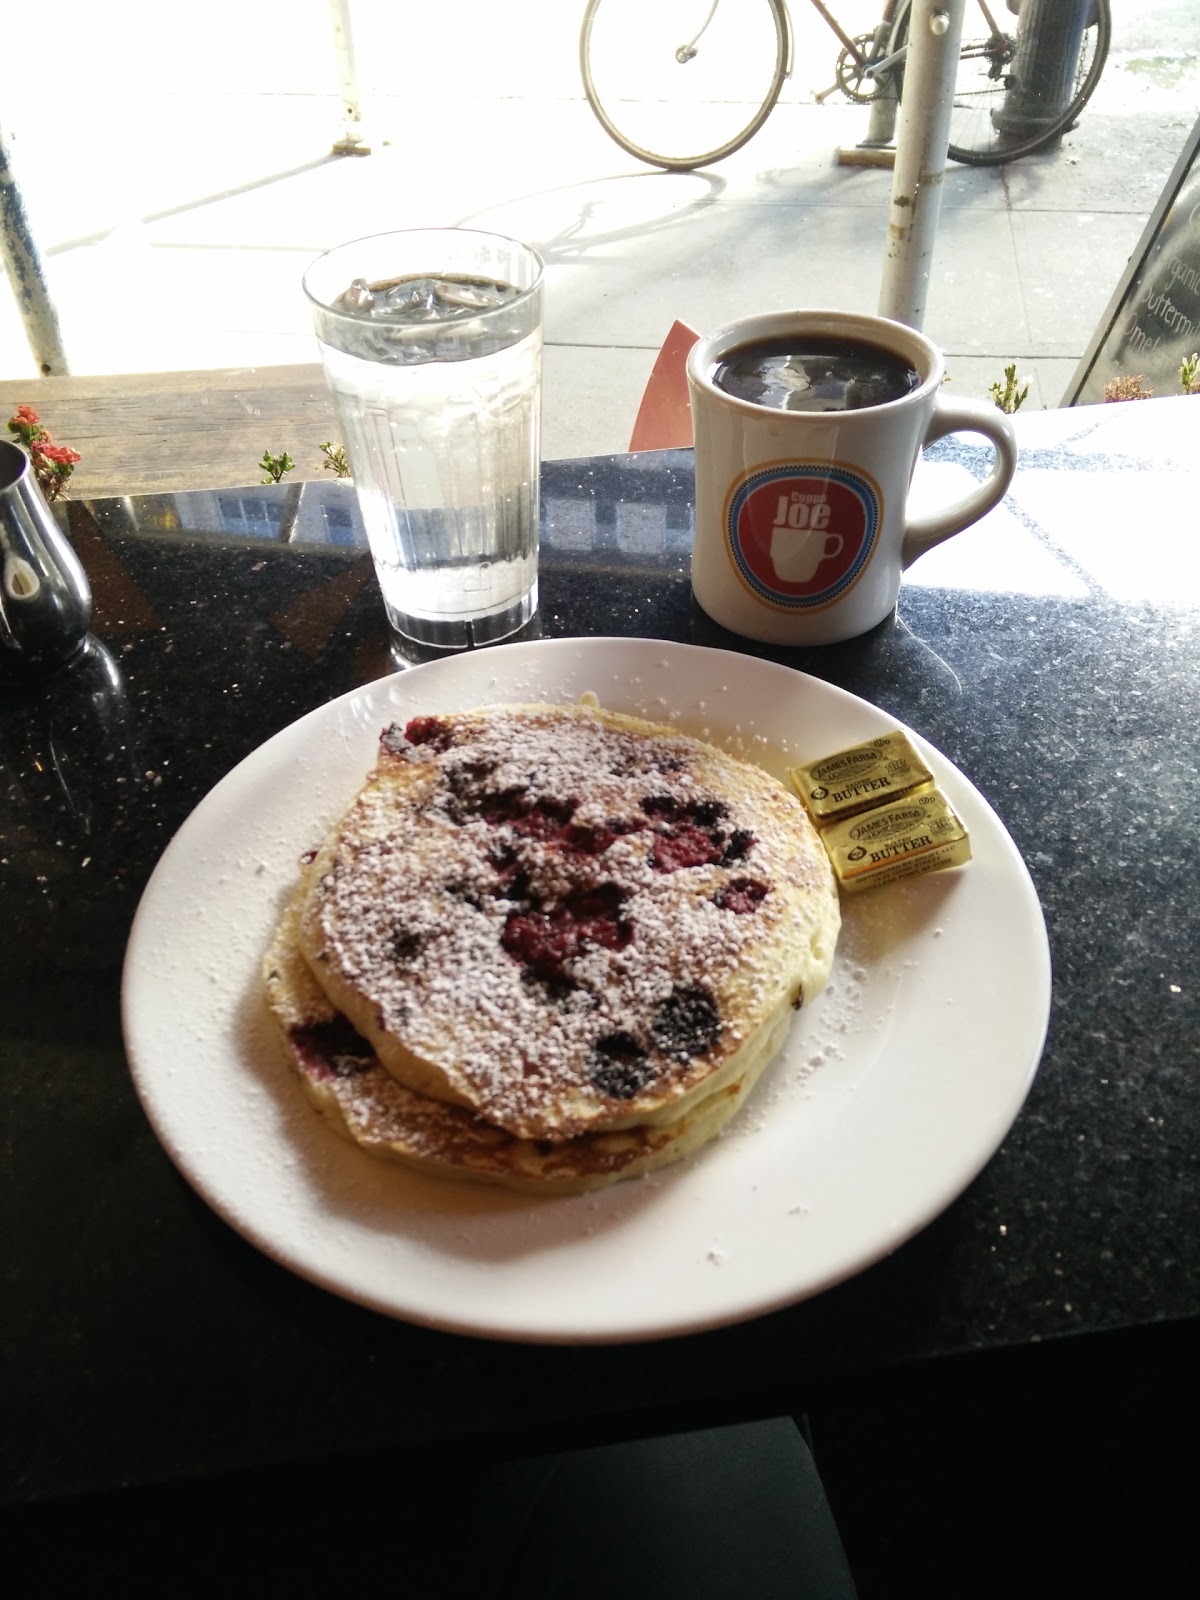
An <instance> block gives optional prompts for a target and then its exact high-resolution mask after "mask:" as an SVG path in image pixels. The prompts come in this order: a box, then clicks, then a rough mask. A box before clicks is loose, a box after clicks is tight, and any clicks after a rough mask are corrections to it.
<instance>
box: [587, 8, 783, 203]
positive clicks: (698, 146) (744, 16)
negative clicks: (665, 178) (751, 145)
mask: <svg viewBox="0 0 1200 1600" xmlns="http://www.w3.org/2000/svg"><path fill="white" fill-rule="evenodd" d="M790 53H791V39H790V34H789V29H788V16H787V9H786V4H785V0H588V7H587V10H586V11H585V13H584V17H583V27H582V29H581V31H580V35H579V69H580V72H581V73H582V75H583V87H584V92H585V93H586V95H587V98H588V104H589V105H590V106H591V108H592V110H593V111H594V112H595V113H596V116H597V118H598V119H599V122H600V125H601V126H602V127H603V128H604V130H605V132H606V133H607V134H609V136H610V137H611V138H613V139H615V140H616V142H617V143H618V144H619V145H620V146H621V148H622V150H626V151H628V153H629V154H630V155H631V156H635V157H636V158H637V159H638V160H639V161H645V162H648V163H649V164H650V165H651V166H654V167H666V168H667V169H668V170H675V171H684V172H686V171H690V170H691V169H692V168H693V167H705V166H708V165H709V164H710V163H711V162H714V161H720V160H721V159H722V158H723V157H724V156H728V155H732V153H733V152H734V151H735V150H739V149H740V148H741V147H742V145H744V144H745V143H746V141H747V139H749V138H751V137H752V136H753V135H754V134H755V133H757V132H758V130H759V128H761V127H762V125H763V123H764V122H765V121H766V120H767V117H768V116H769V115H770V113H771V110H772V108H773V106H774V105H775V102H776V101H777V100H778V98H779V91H780V89H781V88H782V87H783V82H784V79H785V78H786V77H787V75H788V72H789V70H790V68H791V62H790Z"/></svg>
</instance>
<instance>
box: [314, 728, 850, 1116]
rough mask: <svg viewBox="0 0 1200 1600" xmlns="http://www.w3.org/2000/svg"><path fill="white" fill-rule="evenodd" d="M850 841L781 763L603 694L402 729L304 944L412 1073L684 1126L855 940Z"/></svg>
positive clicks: (473, 1105)
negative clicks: (721, 745)
mask: <svg viewBox="0 0 1200 1600" xmlns="http://www.w3.org/2000/svg"><path fill="white" fill-rule="evenodd" d="M838 927H839V914H838V901H837V891H836V887H835V885H834V882H833V877H832V873H831V870H830V866H829V861H828V858H827V856H826V853H825V850H824V847H823V846H822V844H821V842H820V840H819V838H818V836H817V834H816V831H815V829H814V828H813V825H812V823H811V822H810V820H809V818H808V816H807V814H806V812H805V810H804V808H803V806H802V805H801V804H800V802H799V800H798V799H797V798H796V797H795V795H794V794H792V793H791V792H790V791H788V790H787V789H785V788H784V787H783V785H782V784H781V783H779V782H778V781H777V780H776V779H774V778H772V777H771V776H769V775H768V774H767V773H765V772H763V771H762V770H761V769H760V768H758V767H755V766H752V765H750V764H748V763H745V762H741V761H738V760H736V759H734V758H733V757H731V756H729V755H727V754H726V753H725V752H723V751H721V750H718V749H716V748H715V747H714V746H712V745H708V744H704V743H702V742H701V741H699V740H696V739H692V738H689V737H687V736H686V735H683V734H681V733H679V732H677V731H676V730H675V729H672V728H669V727H665V726H658V725H654V724H650V723H647V722H643V721H641V720H639V719H636V718H631V717H626V716H622V715H620V714H617V713H612V712H606V711H602V710H600V709H599V708H598V707H596V706H594V705H589V704H580V705H574V706H569V705H568V706H501V707H492V708H488V709H484V710H478V711H470V712H461V713H455V714H450V715H445V716H430V717H416V718H413V719H412V720H410V721H409V722H408V724H407V725H406V727H405V728H404V729H400V728H399V727H393V728H390V729H387V730H385V732H384V734H383V736H382V738H381V742H380V748H379V754H378V760H377V763H376V766H375V768H374V770H373V771H372V773H371V774H370V776H369V777H368V779H367V781H366V783H365V784H364V786H363V788H362V789H361V790H360V792H359V793H358V795H357V796H356V797H355V799H354V800H353V802H352V803H351V805H350V806H349V808H348V809H347V811H346V812H345V814H344V815H343V817H342V818H341V819H340V821H339V822H338V823H337V825H336V826H335V827H334V829H333V830H332V832H331V834H330V836H329V838H328V839H327V840H326V842H325V844H324V845H323V846H322V848H321V849H320V851H319V852H318V854H317V857H316V859H315V861H314V862H313V864H312V870H311V871H310V872H309V873H308V874H307V875H306V880H305V884H304V886H303V889H302V892H301V896H300V904H299V907H298V910H297V936H298V940H299V946H300V950H301V952H302V954H303V956H304V959H305V961H306V964H307V966H308V968H309V971H310V973H311V975H312V977H313V978H314V979H315V981H316V983H317V985H318V986H319V988H320V990H321V991H322V993H323V994H324V996H325V999H326V1001H327V1002H328V1005H329V1007H330V1009H331V1011H332V1012H333V1013H336V1014H337V1015H340V1016H342V1017H344V1018H346V1019H347V1021H348V1023H349V1024H350V1026H351V1027H352V1028H353V1030H354V1031H355V1032H356V1033H357V1034H358V1035H360V1036H361V1038H362V1039H363V1040H365V1041H366V1044H367V1046H368V1047H369V1049H370V1052H371V1055H372V1059H374V1060H377V1061H378V1063H380V1064H381V1066H382V1068H383V1069H384V1070H385V1071H386V1072H387V1074H388V1075H390V1077H391V1078H392V1079H394V1080H395V1082H396V1083H397V1084H398V1085H400V1086H401V1087H402V1088H405V1089H408V1090H410V1091H412V1092H413V1093H415V1094H417V1095H420V1096H423V1097H426V1098H428V1099H432V1100H435V1101H440V1102H443V1103H445V1104H448V1105H457V1106H460V1107H463V1108H465V1109H466V1110H468V1111H469V1112H470V1113H471V1114H473V1115H474V1116H476V1117H477V1118H481V1119H482V1120H483V1121H484V1122H486V1123H489V1124H491V1125H492V1126H493V1127H494V1128H497V1129H500V1130H503V1131H504V1132H505V1133H507V1134H509V1135H512V1136H513V1137H514V1138H516V1139H519V1140H530V1141H548V1142H551V1143H556V1144H561V1143H563V1142H564V1141H568V1140H573V1139H577V1138H578V1137H580V1136H581V1135H587V1134H597V1133H603V1132H617V1131H620V1130H624V1129H635V1128H637V1129H653V1128H656V1127H657V1128H672V1127H673V1128H678V1126H679V1125H680V1123H681V1122H682V1120H683V1119H685V1118H686V1117H687V1116H688V1115H689V1114H690V1113H691V1112H692V1111H694V1110H696V1109H697V1108H698V1107H699V1106H700V1105H701V1103H702V1102H704V1101H706V1100H708V1099H710V1098H711V1097H712V1096H714V1095H715V1094H717V1093H718V1092H719V1091H721V1090H724V1089H728V1088H730V1087H732V1086H734V1085H737V1084H738V1083H739V1082H741V1081H744V1080H746V1079H747V1077H748V1076H749V1075H750V1074H751V1072H752V1070H753V1068H754V1067H755V1065H756V1064H757V1063H758V1059H759V1056H760V1055H761V1053H762V1050H763V1048H764V1046H763V1041H764V1040H766V1041H768V1042H769V1043H770V1045H771V1050H772V1053H773V1052H774V1051H775V1050H777V1049H778V1047H779V1042H780V1041H781V1040H782V1038H783V1037H784V1035H785V1034H786V1030H787V1023H788V1019H789V1017H790V1013H791V1010H792V1008H793V1007H795V1006H798V1005H799V1004H801V1003H802V1001H804V1000H807V999H811V998H812V996H813V995H815V994H816V993H817V992H818V991H819V989H820V987H821V986H822V984H823V983H824V981H825V979H826V977H827V975H828V972H829V969H830V966H831V964H832V959H833V952H834V946H835V943H836V939H837V932H838Z"/></svg>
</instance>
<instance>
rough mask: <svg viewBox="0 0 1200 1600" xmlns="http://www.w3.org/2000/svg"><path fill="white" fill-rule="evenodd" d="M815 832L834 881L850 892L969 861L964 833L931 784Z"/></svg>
mask: <svg viewBox="0 0 1200 1600" xmlns="http://www.w3.org/2000/svg"><path fill="white" fill-rule="evenodd" d="M820 831H821V839H822V841H823V843H824V845H825V848H826V850H827V851H828V852H829V859H830V861H831V862H832V864H833V870H834V873H835V875H836V877H837V880H838V883H839V884H840V885H841V887H842V888H843V889H845V890H846V892H847V893H849V894H853V893H856V892H857V891H858V890H860V889H873V888H875V887H877V886H878V885H879V884H883V883H895V882H897V881H898V880H899V879H901V878H915V877H917V876H918V875H919V874H921V873H924V872H940V871H941V870H942V869H943V868H945V867H960V866H962V865H963V863H964V862H967V861H969V860H970V859H971V841H970V839H969V838H968V836H967V830H966V828H965V827H964V826H963V824H962V822H961V821H960V819H959V817H958V815H957V814H956V812H955V811H954V808H953V807H952V806H951V804H950V802H949V801H948V800H947V799H946V797H945V795H943V794H942V792H941V790H940V789H939V788H938V787H937V786H936V785H935V784H933V783H929V784H926V785H925V786H924V787H922V788H919V789H915V790H913V792H912V793H910V794H907V795H905V796H903V798H901V799H899V800H891V801H889V802H888V803H887V804H885V805H879V806H875V807H873V808H872V809H871V810H870V811H862V812H859V813H858V814H857V815H856V816H852V817H846V818H843V819H842V820H841V821H840V822H834V823H830V824H829V825H828V826H826V827H824V828H822V829H821V830H820Z"/></svg>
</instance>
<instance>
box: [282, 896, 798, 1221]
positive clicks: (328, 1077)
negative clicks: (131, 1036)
mask: <svg viewBox="0 0 1200 1600" xmlns="http://www.w3.org/2000/svg"><path fill="white" fill-rule="evenodd" d="M303 893H304V886H303V884H302V885H301V887H300V888H299V889H298V890H297V891H296V892H295V893H294V894H293V897H292V900H291V902H290V903H289V905H288V907H287V908H286V910H285V912H284V914H283V917H282V918H281V920H280V922H279V926H278V928H277V929H276V932H275V937H274V939H273V940H272V943H271V947H270V949H269V950H268V952H267V955H266V958H265V959H264V962H263V978H264V982H265V988H266V996H267V1002H268V1005H269V1006H270V1009H271V1013H272V1016H273V1017H274V1019H275V1021H276V1023H277V1024H278V1027H279V1030H280V1033H281V1035H282V1038H283V1041H284V1044H285V1047H286V1051H287V1057H288V1060H289V1062H290V1064H291V1066H292V1068H293V1069H294V1071H295V1073H296V1075H297V1077H298V1079H299V1082H300V1084H301V1085H302V1087H303V1089H304V1092H305V1094H306V1095H307V1096H308V1098H309V1100H310V1101H311V1102H312V1103H313V1105H314V1106H315V1107H316V1109H317V1110H318V1111H319V1112H320V1113H321V1115H322V1116H323V1117H325V1118H326V1119H327V1120H328V1121H329V1123H330V1124H331V1125H332V1126H333V1127H334V1128H335V1129H336V1130H337V1132H338V1133H340V1134H341V1135H342V1136H343V1137H344V1138H347V1139H349V1140H351V1141H352V1142H353V1143H355V1144H357V1145H358V1146H359V1147H360V1148H361V1149H363V1150H365V1151H366V1152H367V1153H368V1154H370V1155H372V1156H375V1157H378V1158H382V1159H385V1160H390V1161H395V1162H399V1163H400V1164H402V1165H404V1166H406V1167H410V1168H413V1169H415V1170H416V1171H418V1172H423V1173H427V1174H430V1175H432V1176H435V1177H439V1178H457V1179H460V1180H468V1181H472V1182H476V1183H491V1184H500V1185H502V1186H503V1187H505V1188H508V1189H517V1190H525V1191H532V1192H536V1193H539V1194H578V1193H583V1192H586V1191H591V1190H595V1189H603V1188H606V1187H608V1185H610V1184H613V1183H617V1182H619V1181H620V1180H621V1179H623V1178H637V1177H641V1176H643V1175H644V1174H646V1173H649V1172H653V1171H656V1170H657V1169H658V1168H659V1167H663V1166H666V1165H667V1164H668V1163H670V1162H673V1161H679V1160H681V1159H682V1158H683V1157H684V1156H688V1155H690V1154H691V1153H692V1152H693V1151H694V1150H697V1149H699V1147H700V1146H701V1145H703V1144H705V1143H707V1141H708V1140H710V1139H712V1138H713V1137H714V1136H715V1135H716V1134H717V1133H718V1132H719V1131H720V1129H721V1128H722V1127H723V1126H724V1125H725V1123H726V1122H728V1121H729V1119H730V1118H731V1117H732V1116H733V1115H734V1113H735V1112H736V1111H737V1110H738V1108H739V1107H740V1106H741V1104H742V1102H743V1101H744V1100H745V1098H746V1096H747V1095H748V1094H749V1092H750V1089H751V1088H752V1087H753V1084H754V1083H755V1082H756V1081H757V1079H758V1077H759V1076H760V1074H761V1073H762V1070H763V1068H764V1067H765V1066H766V1065H767V1063H768V1062H769V1061H770V1060H771V1058H772V1057H773V1056H774V1055H775V1053H776V1051H777V1050H778V1048H779V1046H780V1045H781V1044H782V1042H783V1033H786V1029H787V1022H788V1020H789V1019H788V1018H787V1017H785V1018H784V1026H783V1030H782V1033H781V1034H780V1036H779V1037H778V1038H774V1037H771V1036H769V1035H768V1034H765V1033H764V1034H762V1035H760V1038H759V1047H758V1049H757V1051H756V1052H755V1053H754V1055H753V1057H752V1059H751V1060H750V1062H749V1065H748V1067H747V1070H746V1072H745V1074H744V1075H743V1076H742V1077H741V1078H740V1079H739V1080H738V1081H737V1082H736V1083H731V1084H728V1085H727V1086H726V1087H724V1088H722V1089H718V1090H717V1091H716V1092H715V1093H714V1094H712V1095H709V1096H707V1097H706V1098H704V1099H703V1100H701V1101H700V1102H699V1103H698V1104H697V1105H695V1106H694V1107H693V1108H692V1109H691V1110H690V1111H688V1112H687V1113H685V1114H684V1115H683V1116H682V1117H680V1118H678V1119H677V1120H675V1121H674V1122H666V1123H661V1124H656V1125H655V1126H653V1127H642V1128H629V1129H624V1130H622V1131H620V1132H612V1133H585V1134H581V1135H579V1136H578V1137H577V1138H574V1139H566V1140H564V1141H562V1142H561V1143H557V1144H555V1143H551V1142H549V1141H546V1140H531V1139H520V1138H517V1137H516V1136H515V1135H513V1134H510V1133H506V1132H505V1131H504V1130H503V1129H502V1128H497V1127H495V1126H494V1125H492V1124H491V1123H488V1122H485V1121H484V1120H483V1119H482V1118H480V1117H478V1116H476V1115H475V1113H474V1112H472V1111H470V1110H468V1109H467V1108H466V1107H464V1106H458V1105H450V1104H448V1103H447V1102H445V1101H442V1100H433V1099H430V1098H429V1096H427V1095H421V1094H417V1093H416V1092H415V1091H413V1090H412V1089H408V1088H405V1086H404V1085H403V1084H400V1083H398V1082H397V1081H396V1079H395V1078H393V1077H392V1076H391V1074H390V1073H389V1072H387V1071H386V1070H385V1069H384V1068H383V1067H382V1066H381V1065H380V1063H379V1060H378V1058H377V1057H376V1055H375V1054H374V1052H373V1051H372V1049H371V1047H370V1045H369V1044H368V1043H367V1042H366V1040H365V1039H363V1038H362V1037H361V1035H359V1034H358V1033H356V1032H355V1030H354V1028H353V1027H352V1026H351V1024H350V1023H349V1022H348V1021H347V1020H346V1018H345V1017H342V1016H340V1015H339V1014H338V1013H337V1012H336V1011H334V1009H333V1007H332V1006H331V1005H330V1004H329V1001H328V1000H327V999H326V997H325V994H324V991H323V990H322V989H321V987H320V985H319V984H318V983H317V982H316V980H315V979H314V977H313V975H312V973H311V971H310V970H309V967H308V964H307V963H306V961H305V960H304V957H303V955H302V954H301V952H300V946H299V941H298V937H297V933H298V924H299V912H300V905H301V902H302V899H303Z"/></svg>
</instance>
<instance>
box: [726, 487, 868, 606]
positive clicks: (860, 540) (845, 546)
mask: <svg viewBox="0 0 1200 1600" xmlns="http://www.w3.org/2000/svg"><path fill="white" fill-rule="evenodd" d="M882 513H883V499H882V496H881V495H880V492H879V486H878V484H877V483H876V482H875V480H874V479H873V478H871V477H869V476H868V475H867V474H866V473H865V472H859V471H857V470H854V469H851V468H848V467H831V466H830V465H829V464H828V462H821V463H819V464H816V463H815V464H813V465H811V466H810V465H806V464H805V463H803V462H796V461H788V462H784V463H781V464H779V465H778V466H768V467H758V468H756V469H755V470H754V471H753V472H750V473H747V475H746V476H745V477H744V478H742V479H741V480H740V481H739V482H737V483H735V484H734V486H733V489H732V490H731V492H730V494H729V498H728V500H727V501H726V506H725V544H726V548H727V550H728V552H729V558H730V560H731V561H732V563H733V566H734V570H735V571H736V572H737V574H738V577H739V578H740V579H741V581H742V583H743V584H744V585H745V587H746V588H747V589H749V590H750V592H751V594H753V595H754V596H755V597H756V598H757V599H758V600H761V601H763V602H764V603H765V604H767V605H769V606H773V607H775V608H777V609H778V610H780V611H791V612H808V611H819V610H821V609H822V608H823V607H824V606H828V605H831V604H832V603H833V602H834V601H835V600H840V599H841V598H842V596H843V595H844V594H846V593H847V591H848V590H850V589H852V588H853V587H854V585H855V583H857V581H858V579H859V578H860V577H861V576H862V573H863V571H864V570H865V568H866V565H867V562H868V561H869V560H870V559H871V555H872V552H873V551H874V549H875V546H876V543H877V542H878V539H879V524H880V519H881V516H882Z"/></svg>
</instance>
